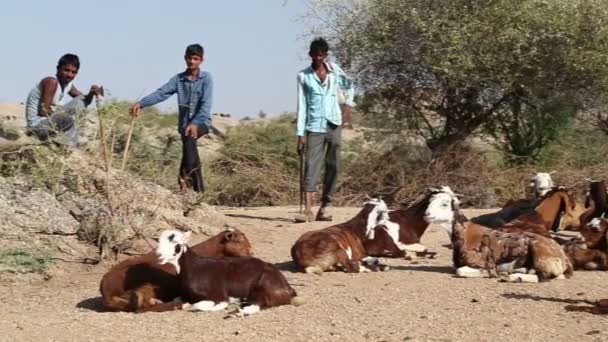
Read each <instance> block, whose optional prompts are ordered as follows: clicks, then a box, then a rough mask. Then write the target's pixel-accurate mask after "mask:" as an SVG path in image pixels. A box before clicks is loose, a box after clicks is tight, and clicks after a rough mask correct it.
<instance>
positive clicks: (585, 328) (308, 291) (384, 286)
mask: <svg viewBox="0 0 608 342" xmlns="http://www.w3.org/2000/svg"><path fill="white" fill-rule="evenodd" d="M357 210H358V209H356V208H339V209H336V210H335V216H336V218H337V219H339V220H346V219H348V218H350V217H352V216H353V215H354V214H355V213H356V212H357ZM224 212H225V214H227V215H231V216H229V221H230V223H231V224H233V225H235V226H237V227H239V228H241V229H242V230H243V231H244V232H245V233H246V234H247V235H248V236H249V238H250V240H251V241H252V243H253V245H254V248H255V252H256V255H257V256H258V257H260V258H262V259H264V260H266V261H269V262H273V263H276V264H277V265H278V266H279V267H280V268H281V269H283V270H284V274H285V276H286V277H287V278H288V280H289V282H290V283H291V284H292V286H294V288H295V289H296V290H297V291H298V293H299V294H300V295H301V296H302V297H303V298H305V299H306V304H304V305H303V306H299V307H294V306H283V307H278V308H273V309H270V310H266V311H262V312H261V313H259V314H257V315H254V316H250V317H246V318H236V319H224V316H225V314H226V313H225V312H216V313H191V312H183V311H175V312H168V313H147V314H139V315H136V314H128V313H102V312H99V311H98V310H99V307H100V298H99V293H98V286H99V280H100V278H101V276H102V274H103V273H104V271H105V270H107V268H108V267H109V265H98V266H94V267H92V268H90V269H88V270H86V271H83V272H78V273H72V274H69V273H68V274H66V275H65V276H58V277H54V278H53V279H51V280H50V281H46V282H40V283H34V284H13V285H6V284H5V285H0V312H2V314H0V341H161V340H165V341H166V340H171V341H290V342H295V341H525V340H528V341H549V340H553V341H567V340H572V339H576V340H577V341H606V340H608V321H607V318H608V317H602V316H594V315H590V314H584V313H570V312H566V311H565V310H564V306H565V305H567V304H569V303H573V302H574V303H576V302H577V301H579V300H584V299H589V300H594V299H596V298H601V297H608V287H607V286H605V284H606V279H608V275H606V274H604V273H601V272H577V273H576V274H575V276H574V277H573V278H572V279H570V280H561V281H552V282H549V283H540V284H509V283H499V282H497V281H496V280H495V279H459V278H454V277H453V276H452V268H451V261H450V250H449V249H447V248H446V247H445V246H444V245H445V244H446V243H448V238H447V234H446V233H445V232H444V231H442V230H441V229H440V228H438V227H431V228H430V229H429V230H428V231H427V233H426V235H425V236H424V238H423V243H425V244H427V245H428V246H431V247H433V248H434V249H436V250H437V251H438V252H439V253H440V254H439V257H438V258H437V259H434V260H429V259H422V260H417V261H405V260H399V259H390V260H387V262H388V263H389V264H390V265H391V266H393V269H392V270H390V271H388V272H379V273H365V274H345V273H326V274H324V275H323V276H315V275H305V274H300V273H293V272H291V271H290V270H289V269H290V267H291V264H290V262H289V261H290V256H289V249H290V247H291V245H292V243H293V242H294V241H295V240H296V239H297V238H298V237H299V236H300V235H301V234H302V233H303V232H304V231H306V230H308V229H312V228H322V227H324V226H325V224H324V223H314V224H299V225H297V224H292V223H290V222H289V220H288V218H290V217H292V216H293V215H294V214H295V212H296V208H295V207H291V208H260V209H238V210H224ZM477 212H478V213H479V211H477ZM467 214H469V215H471V214H472V213H471V211H468V212H467ZM67 266H68V265H66V267H67Z"/></svg>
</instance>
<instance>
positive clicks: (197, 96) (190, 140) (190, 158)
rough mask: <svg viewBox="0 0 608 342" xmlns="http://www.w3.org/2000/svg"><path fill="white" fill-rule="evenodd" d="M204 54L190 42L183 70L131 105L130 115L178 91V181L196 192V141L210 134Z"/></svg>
mask: <svg viewBox="0 0 608 342" xmlns="http://www.w3.org/2000/svg"><path fill="white" fill-rule="evenodd" d="M203 55H204V51H203V47H202V46H200V45H199V44H192V45H189V46H188V47H187V48H186V53H185V55H184V59H185V61H186V65H187V69H186V71H184V72H181V73H179V74H177V75H175V76H173V78H171V79H170V80H169V82H167V83H166V84H165V85H163V86H162V87H160V88H159V89H158V90H156V91H155V92H153V93H152V94H150V95H148V96H146V97H144V98H143V99H141V100H140V101H139V102H138V103H135V104H134V105H133V106H132V107H131V115H133V116H138V115H139V110H140V109H141V108H145V107H149V106H153V105H155V104H157V103H160V102H162V101H165V100H166V99H168V98H169V97H171V95H173V94H175V93H177V103H178V108H179V121H178V127H177V130H178V132H179V134H180V136H181V139H182V162H181V166H180V170H179V177H178V183H179V185H180V187H181V188H182V189H183V188H184V187H187V188H193V189H194V191H196V192H203V191H204V185H203V174H202V170H201V160H200V157H199V155H198V150H197V147H196V140H197V139H198V138H199V137H201V136H203V135H205V134H207V133H209V127H210V126H211V102H212V95H213V80H212V78H211V74H210V73H209V72H208V71H203V70H201V69H200V66H201V64H202V63H203Z"/></svg>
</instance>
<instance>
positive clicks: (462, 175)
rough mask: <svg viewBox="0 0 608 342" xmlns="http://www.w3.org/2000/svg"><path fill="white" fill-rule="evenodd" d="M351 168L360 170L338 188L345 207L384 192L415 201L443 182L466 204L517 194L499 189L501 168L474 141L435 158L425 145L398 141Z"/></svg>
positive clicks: (488, 203)
mask: <svg viewBox="0 0 608 342" xmlns="http://www.w3.org/2000/svg"><path fill="white" fill-rule="evenodd" d="M350 169H351V170H357V172H350V173H347V174H345V175H344V176H343V178H342V183H341V185H340V188H339V191H338V202H340V203H341V204H345V205H358V204H360V203H361V201H363V199H364V197H365V194H383V193H384V194H386V195H388V197H389V198H387V199H388V200H389V201H398V202H409V201H411V200H413V199H415V198H416V197H418V196H419V195H420V193H421V192H422V191H424V189H425V188H427V187H437V186H441V185H449V186H450V187H451V188H452V189H453V190H454V191H457V192H459V193H461V194H463V195H464V196H462V201H463V204H465V205H471V206H477V207H487V206H496V205H499V204H500V202H501V201H502V198H503V197H504V195H506V196H512V195H513V194H512V193H511V191H508V192H509V194H504V192H505V190H507V189H502V188H496V187H495V183H496V182H495V178H496V172H497V170H496V168H493V167H491V166H490V163H489V162H488V158H487V157H486V155H484V154H483V153H480V152H479V151H476V150H475V148H473V147H471V146H470V145H468V144H460V145H457V146H453V147H451V148H449V149H447V150H446V151H445V152H444V153H443V154H442V155H441V156H439V157H435V158H431V156H430V152H429V151H428V150H427V149H426V148H425V147H423V146H420V145H397V146H395V147H393V148H392V149H390V150H388V151H384V152H376V153H373V152H372V153H368V154H365V155H363V157H361V158H359V159H358V160H356V161H355V162H353V163H352V165H351V166H350ZM508 188H509V189H511V188H512V184H511V185H510V186H509V187H508ZM515 197H517V196H515Z"/></svg>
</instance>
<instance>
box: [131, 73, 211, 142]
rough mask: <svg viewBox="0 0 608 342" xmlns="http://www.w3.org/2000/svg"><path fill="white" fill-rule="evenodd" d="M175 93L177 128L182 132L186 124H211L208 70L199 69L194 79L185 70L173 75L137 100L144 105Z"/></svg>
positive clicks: (158, 101)
mask: <svg viewBox="0 0 608 342" xmlns="http://www.w3.org/2000/svg"><path fill="white" fill-rule="evenodd" d="M175 93H177V105H178V108H179V123H178V127H177V130H178V131H179V132H180V133H183V132H184V131H185V129H186V126H188V124H191V123H193V124H195V125H197V126H202V125H205V126H207V127H210V126H211V104H212V98H213V79H212V78H211V74H210V73H209V72H208V71H202V70H201V71H199V73H198V78H197V79H195V80H194V81H191V80H189V79H188V75H187V74H186V72H182V73H179V74H177V75H175V76H173V77H172V78H171V79H170V80H169V82H167V83H166V84H165V85H163V86H162V87H160V88H158V90H156V91H155V92H153V93H152V94H150V95H148V96H146V97H144V98H143V99H141V100H140V101H139V105H140V106H141V107H142V108H144V107H149V106H153V105H155V104H157V103H160V102H162V101H165V100H166V99H168V98H169V97H171V95H173V94H175Z"/></svg>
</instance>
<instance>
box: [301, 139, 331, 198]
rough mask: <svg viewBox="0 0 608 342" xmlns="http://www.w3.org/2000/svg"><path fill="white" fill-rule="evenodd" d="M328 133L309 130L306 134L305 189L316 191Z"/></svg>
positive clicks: (306, 190)
mask: <svg viewBox="0 0 608 342" xmlns="http://www.w3.org/2000/svg"><path fill="white" fill-rule="evenodd" d="M325 136H326V133H315V132H308V134H307V135H306V169H305V174H304V191H305V192H316V191H317V180H318V179H319V173H320V171H321V161H322V160H323V150H324V148H325Z"/></svg>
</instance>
